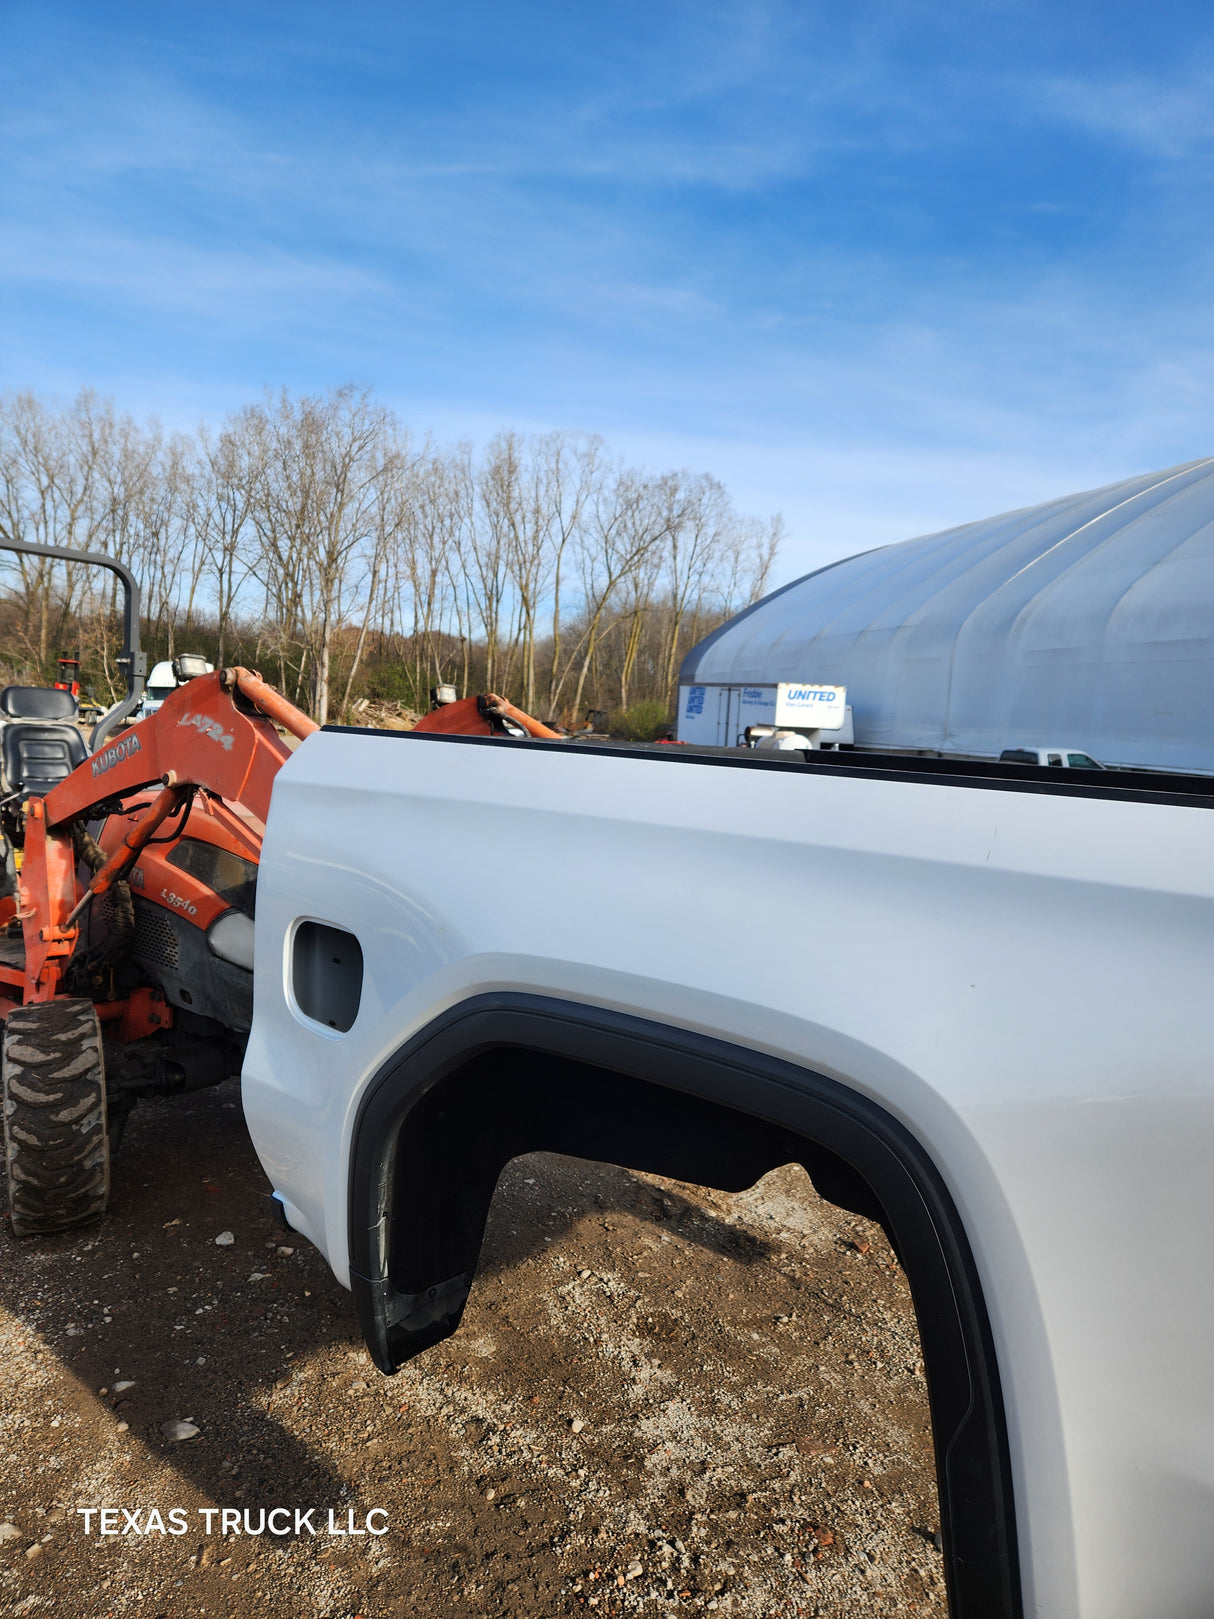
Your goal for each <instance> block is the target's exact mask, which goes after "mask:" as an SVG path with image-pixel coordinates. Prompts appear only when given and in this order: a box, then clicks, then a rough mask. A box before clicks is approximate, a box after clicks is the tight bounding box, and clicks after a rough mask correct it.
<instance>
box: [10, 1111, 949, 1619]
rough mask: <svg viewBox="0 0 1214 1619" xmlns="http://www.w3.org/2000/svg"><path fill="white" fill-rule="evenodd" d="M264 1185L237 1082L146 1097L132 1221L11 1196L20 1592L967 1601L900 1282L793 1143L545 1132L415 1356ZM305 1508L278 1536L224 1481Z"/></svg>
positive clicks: (117, 1209)
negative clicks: (694, 1168)
mask: <svg viewBox="0 0 1214 1619" xmlns="http://www.w3.org/2000/svg"><path fill="white" fill-rule="evenodd" d="M268 1190H269V1189H268V1187H267V1184H266V1182H265V1179H264V1177H263V1175H262V1173H261V1171H260V1168H259V1167H258V1164H257V1161H256V1159H255V1157H254V1155H253V1152H252V1149H251V1147H250V1145H249V1141H248V1138H247V1136H246V1135H245V1132H244V1127H243V1123H242V1116H241V1113H240V1109H239V1097H238V1095H237V1093H236V1089H235V1086H233V1085H229V1086H225V1087H223V1088H222V1089H220V1090H217V1091H211V1092H208V1093H203V1094H201V1095H198V1096H196V1097H194V1098H191V1099H187V1100H186V1101H179V1102H177V1103H174V1104H152V1105H145V1106H144V1107H142V1108H140V1109H139V1110H137V1112H136V1113H135V1115H134V1116H133V1118H132V1121H131V1124H130V1127H129V1129H128V1132H127V1137H126V1140H125V1141H124V1143H123V1146H122V1150H121V1152H120V1154H119V1155H118V1157H117V1160H116V1166H115V1195H114V1202H113V1210H112V1213H111V1215H110V1216H109V1217H108V1218H107V1220H106V1221H105V1223H104V1224H103V1225H101V1226H99V1227H96V1228H94V1229H92V1230H89V1231H85V1232H82V1233H79V1234H76V1235H74V1236H65V1237H61V1238H55V1239H49V1240H30V1241H26V1242H21V1243H18V1242H16V1241H15V1240H14V1239H13V1238H12V1237H11V1235H10V1234H9V1233H8V1230H7V1225H6V1226H5V1232H4V1237H3V1242H2V1246H3V1263H2V1272H3V1282H2V1284H0V1287H2V1292H0V1343H2V1345H3V1350H4V1356H5V1366H6V1373H7V1375H6V1376H5V1378H4V1385H3V1394H2V1396H0V1399H2V1408H3V1438H2V1440H0V1444H2V1446H3V1456H4V1464H3V1467H2V1468H0V1490H2V1491H3V1499H2V1500H0V1519H3V1520H5V1521H6V1522H7V1524H8V1525H10V1526H12V1527H11V1528H0V1607H3V1609H4V1610H5V1611H7V1612H9V1613H12V1614H32V1615H42V1614H61V1615H71V1616H75V1615H90V1616H91V1615H111V1614H112V1615H125V1614H136V1613H137V1614H139V1615H141V1616H147V1619H155V1616H157V1615H161V1616H164V1619H169V1616H172V1619H179V1616H180V1619H185V1616H187V1615H189V1616H194V1615H200V1614H201V1615H207V1616H216V1615H220V1616H229V1615H231V1616H239V1619H245V1616H252V1615H257V1616H258V1619H301V1616H303V1619H310V1616H313V1615H316V1616H323V1619H342V1616H347V1619H348V1616H353V1615H356V1614H359V1615H363V1616H364V1619H380V1616H387V1615H393V1616H396V1615H407V1616H409V1619H415V1616H416V1619H445V1616H448V1615H457V1614H458V1615H467V1614H475V1615H477V1616H481V1615H484V1616H502V1619H555V1616H557V1615H566V1614H580V1613H582V1612H584V1611H586V1610H590V1609H594V1610H597V1612H598V1613H599V1614H600V1615H604V1616H607V1615H617V1614H644V1615H659V1614H666V1613H678V1614H682V1613H685V1612H688V1611H690V1612H695V1613H699V1612H704V1611H706V1610H707V1611H712V1612H717V1613H727V1614H731V1615H741V1616H747V1619H769V1616H772V1615H778V1614H803V1615H811V1614H815V1615H838V1616H849V1619H850V1616H852V1615H870V1614H894V1613H897V1614H924V1615H927V1614H932V1615H943V1613H944V1612H945V1602H944V1595H943V1581H942V1576H941V1558H940V1554H939V1551H938V1550H937V1548H936V1541H935V1532H936V1530H937V1527H938V1519H937V1517H936V1500H935V1489H934V1483H933V1472H932V1451H931V1441H930V1434H929V1430H928V1421H927V1408H926V1398H925V1393H924V1384H923V1379H922V1374H921V1373H922V1369H921V1366H920V1364H919V1359H918V1356H919V1348H918V1340H917V1337H916V1334H915V1329H914V1321H913V1316H912V1312H911V1307H910V1302H909V1296H908V1292H907V1287H906V1283H905V1279H904V1277H903V1275H902V1272H901V1271H900V1270H899V1269H898V1268H897V1266H896V1264H895V1263H894V1261H893V1258H892V1255H891V1253H890V1250H889V1246H888V1244H887V1242H886V1241H885V1239H884V1237H883V1236H882V1234H881V1233H880V1231H879V1230H877V1229H876V1228H875V1227H872V1226H870V1225H868V1224H866V1223H865V1222H864V1221H863V1220H860V1219H858V1218H857V1217H855V1216H853V1215H849V1214H844V1213H842V1212H840V1211H839V1210H837V1209H833V1208H831V1207H830V1206H829V1205H825V1204H822V1203H820V1202H819V1201H818V1199H817V1198H816V1197H815V1196H814V1194H813V1192H812V1190H811V1188H810V1185H809V1181H808V1179H807V1178H806V1176H805V1174H804V1173H803V1171H801V1170H800V1169H799V1168H798V1169H792V1168H789V1169H784V1170H779V1171H776V1172H775V1173H773V1174H771V1175H769V1176H767V1177H766V1179H765V1180H764V1181H763V1182H762V1183H761V1184H760V1185H759V1186H758V1187H757V1188H755V1189H754V1190H752V1191H751V1192H748V1193H745V1194H743V1195H741V1196H738V1197H729V1196H726V1195H723V1194H716V1193H709V1192H704V1191H702V1190H700V1189H698V1188H694V1187H688V1186H682V1185H676V1184H674V1183H672V1182H668V1181H659V1180H657V1179H655V1178H652V1177H646V1176H640V1175H633V1174H630V1173H626V1172H624V1171H622V1170H619V1169H613V1168H605V1167H602V1166H599V1165H590V1164H585V1163H582V1162H579V1161H576V1160H572V1159H560V1158H549V1157H536V1158H531V1159H525V1160H519V1161H517V1162H516V1163H514V1164H513V1165H511V1166H510V1169H509V1170H508V1172H507V1175H506V1177H505V1179H504V1181H503V1184H502V1186H501V1188H500V1189H499V1193H498V1196H497V1199H496V1200H495V1203H494V1208H493V1215H492V1220H491V1228H490V1231H489V1235H488V1238H487V1242H486V1246H485V1251H484V1255H483V1261H482V1270H481V1275H480V1278H479V1280H478V1282H477V1285H476V1287H475V1289H474V1291H473V1295H472V1301H471V1304H470V1306H469V1308H468V1312H467V1314H466V1316H465V1319H464V1326H463V1328H462V1330H461V1331H460V1332H459V1334H457V1336H456V1337H455V1338H453V1339H451V1340H449V1341H448V1342H447V1343H445V1344H442V1345H440V1346H438V1347H437V1348H435V1349H432V1350H430V1351H428V1352H427V1353H426V1354H424V1355H422V1356H421V1357H420V1358H419V1359H418V1360H416V1361H414V1362H413V1363H412V1364H411V1365H409V1366H408V1367H406V1368H405V1370H404V1371H402V1372H401V1373H400V1374H399V1375H398V1376H397V1377H395V1378H383V1377H381V1376H380V1374H379V1373H378V1372H376V1371H375V1369H374V1368H373V1367H372V1365H371V1364H370V1361H369V1360H368V1359H367V1356H366V1354H365V1353H364V1351H363V1350H362V1348H361V1343H360V1339H359V1337H358V1333H357V1329H356V1327H355V1324H354V1320H353V1315H352V1311H351V1308H350V1303H349V1295H348V1294H346V1293H345V1291H344V1290H343V1289H341V1288H340V1287H338V1286H337V1285H336V1283H335V1282H334V1281H333V1280H332V1277H331V1276H330V1274H329V1272H328V1269H327V1267H326V1266H325V1264H324V1263H323V1261H322V1260H321V1259H320V1257H319V1255H317V1254H316V1253H315V1252H314V1251H313V1250H312V1249H311V1248H310V1247H309V1246H308V1244H307V1243H306V1242H304V1241H303V1240H302V1239H299V1238H292V1237H291V1236H289V1235H287V1234H284V1233H283V1232H282V1231H281V1230H280V1229H279V1228H278V1227H277V1226H276V1224H275V1222H274V1219H273V1215H272V1211H271V1205H270V1202H269V1199H268V1196H267V1193H268ZM226 1233H230V1234H231V1237H232V1241H231V1242H222V1243H217V1241H216V1239H217V1238H219V1237H222V1236H223V1235H224V1234H226ZM185 1421H188V1423H189V1426H190V1427H191V1428H196V1429H197V1430H198V1432H197V1434H196V1435H194V1436H193V1437H189V1438H186V1439H182V1440H173V1439H170V1438H168V1437H166V1435H165V1432H164V1429H165V1425H172V1424H173V1423H175V1422H185ZM279 1505H281V1506H285V1507H286V1508H288V1509H290V1510H289V1513H288V1515H287V1517H288V1519H289V1522H290V1529H291V1532H290V1533H289V1534H287V1535H285V1536H274V1535H271V1534H269V1533H263V1534H261V1535H259V1536H258V1535H250V1534H245V1533H241V1534H239V1535H238V1534H234V1533H229V1534H228V1535H227V1536H226V1537H225V1536H223V1535H221V1534H220V1532H219V1531H220V1529H221V1527H222V1520H221V1519H220V1518H219V1516H218V1515H217V1514H213V1515H212V1519H211V1524H212V1528H213V1533H211V1534H209V1535H208V1534H207V1533H206V1532H205V1531H206V1519H205V1517H204V1516H203V1515H202V1514H201V1512H200V1509H206V1508H225V1507H226V1508H231V1509H236V1510H239V1511H241V1512H242V1513H243V1511H244V1510H245V1509H249V1511H250V1518H249V1520H248V1523H249V1527H251V1528H252V1529H256V1528H257V1527H258V1521H259V1515H260V1513H261V1512H262V1511H263V1510H268V1509H270V1508H272V1507H275V1506H279ZM81 1507H87V1508H101V1507H107V1508H113V1509H122V1508H126V1509H127V1510H128V1512H130V1513H132V1514H134V1515H136V1516H135V1518H134V1522H135V1523H137V1524H138V1526H139V1527H140V1528H144V1529H147V1528H148V1524H149V1517H148V1515H149V1513H150V1512H151V1511H152V1510H153V1509H156V1510H157V1511H159V1513H160V1514H161V1517H162V1518H163V1520H164V1522H165V1527H166V1529H167V1528H170V1527H172V1526H173V1520H171V1519H169V1516H168V1515H169V1512H170V1509H173V1508H180V1509H182V1511H183V1516H182V1517H180V1518H178V1519H177V1520H176V1522H177V1523H178V1524H181V1523H183V1522H184V1523H185V1524H186V1525H187V1532H186V1533H184V1534H180V1535H173V1534H163V1535H162V1534H160V1533H158V1532H156V1529H155V1526H154V1520H153V1521H152V1529H151V1532H149V1533H145V1534H142V1535H140V1534H137V1533H135V1532H134V1529H133V1528H132V1527H131V1523H130V1521H129V1520H127V1519H124V1517H123V1514H122V1512H121V1511H120V1510H115V1512H114V1517H113V1520H112V1524H111V1527H119V1528H123V1527H125V1528H126V1531H127V1532H126V1533H118V1534H113V1535H104V1536H103V1535H101V1534H100V1533H99V1532H98V1530H99V1526H100V1519H99V1518H98V1516H97V1515H96V1514H94V1515H93V1516H92V1517H91V1518H90V1519H88V1520H87V1522H88V1523H89V1525H91V1531H92V1532H91V1533H87V1534H86V1532H85V1525H86V1519H85V1518H84V1517H83V1516H81V1515H80V1514H79V1513H78V1510H77V1509H78V1508H81ZM296 1509H298V1510H299V1511H301V1512H303V1511H306V1510H307V1509H312V1519H311V1525H312V1526H314V1527H315V1529H316V1531H317V1533H315V1534H313V1533H309V1522H308V1520H306V1519H305V1520H302V1521H301V1525H300V1531H299V1533H298V1534H296V1533H295V1532H294V1529H295V1526H294V1518H293V1513H294V1511H295V1510H296ZM330 1509H332V1514H333V1525H334V1527H336V1528H345V1529H347V1530H348V1529H349V1528H350V1527H352V1526H353V1527H354V1528H360V1527H364V1526H365V1525H366V1522H367V1514H368V1513H372V1512H378V1513H380V1514H382V1516H374V1517H372V1518H371V1520H370V1521H371V1524H372V1527H373V1528H381V1527H382V1526H383V1525H384V1524H385V1522H386V1524H387V1526H388V1527H387V1532H386V1533H384V1534H381V1535H376V1534H363V1535H361V1536H358V1535H351V1534H348V1533H347V1534H345V1535H336V1534H335V1535H330V1534H329V1533H328V1528H329V1522H330V1519H329V1514H330ZM284 1521H287V1520H284V1519H282V1518H280V1519H278V1520H276V1522H277V1523H278V1524H279V1525H280V1526H281V1525H282V1524H283V1523H284ZM242 1522H243V1520H242ZM4 1537H7V1538H4Z"/></svg>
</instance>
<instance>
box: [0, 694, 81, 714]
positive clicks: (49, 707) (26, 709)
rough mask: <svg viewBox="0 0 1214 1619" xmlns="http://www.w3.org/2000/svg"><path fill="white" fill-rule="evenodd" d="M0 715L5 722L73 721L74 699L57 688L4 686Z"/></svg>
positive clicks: (74, 711) (0, 695)
mask: <svg viewBox="0 0 1214 1619" xmlns="http://www.w3.org/2000/svg"><path fill="white" fill-rule="evenodd" d="M0 715H3V716H4V718H5V719H6V720H74V719H75V718H76V699H75V698H74V697H73V696H72V694H71V692H70V691H60V689H59V688H58V687H57V686H5V688H4V690H3V691H0Z"/></svg>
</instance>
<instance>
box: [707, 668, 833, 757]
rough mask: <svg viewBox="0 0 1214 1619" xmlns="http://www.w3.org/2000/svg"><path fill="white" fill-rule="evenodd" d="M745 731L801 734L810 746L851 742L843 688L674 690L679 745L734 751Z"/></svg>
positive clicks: (788, 684)
mask: <svg viewBox="0 0 1214 1619" xmlns="http://www.w3.org/2000/svg"><path fill="white" fill-rule="evenodd" d="M748 725H774V726H777V727H779V728H780V729H782V730H789V731H802V732H804V734H805V736H806V738H807V741H808V743H809V744H810V745H817V744H818V743H819V740H821V741H822V742H836V743H837V742H852V741H854V736H853V732H852V719H851V709H850V708H849V707H848V706H847V687H846V686H815V685H811V684H809V683H808V682H806V681H795V680H781V681H776V682H774V683H773V684H771V685H761V686H720V685H718V686H714V685H702V686H680V687H679V717H678V739H679V741H680V742H698V743H701V744H704V745H706V746H708V747H718V748H732V747H738V746H740V745H741V744H742V739H743V737H744V735H745V732H746V728H747V726H748Z"/></svg>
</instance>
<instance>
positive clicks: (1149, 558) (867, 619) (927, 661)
mask: <svg viewBox="0 0 1214 1619" xmlns="http://www.w3.org/2000/svg"><path fill="white" fill-rule="evenodd" d="M776 681H803V682H806V683H820V684H824V685H827V684H828V685H838V686H846V687H847V701H848V703H849V704H850V705H851V707H852V710H853V715H854V724H855V739H856V743H857V745H858V746H861V747H876V748H880V747H893V748H899V749H922V750H932V751H938V752H941V753H960V754H976V755H982V756H988V757H997V756H998V754H999V753H1000V752H1001V751H1002V750H1003V749H1004V748H1015V747H1023V748H1037V747H1057V746H1062V747H1073V748H1081V749H1083V750H1084V751H1085V752H1087V753H1090V754H1091V755H1092V756H1093V757H1095V758H1096V759H1099V760H1101V762H1102V763H1105V764H1120V765H1138V766H1144V767H1147V768H1150V769H1156V770H1180V771H1208V772H1214V457H1211V458H1208V459H1206V460H1202V461H1192V462H1188V463H1186V464H1185V465H1183V466H1178V467H1172V468H1170V469H1168V470H1167V471H1165V472H1155V473H1148V474H1144V475H1142V476H1140V477H1136V478H1128V479H1126V480H1125V481H1124V482H1123V483H1116V484H1110V485H1109V486H1108V487H1107V488H1104V489H1096V490H1091V491H1088V492H1087V493H1084V494H1078V495H1068V496H1066V497H1065V498H1063V499H1061V500H1052V501H1049V502H1047V503H1046V504H1045V505H1042V506H1033V507H1029V508H1027V509H1025V510H1023V511H1015V512H1007V513H1005V514H1004V515H1002V516H1000V517H990V518H986V519H985V520H984V521H982V522H977V523H966V524H964V525H962V526H961V527H960V528H952V529H947V530H946V531H945V532H943V533H941V534H929V535H926V536H924V537H923V538H920V539H914V540H905V541H903V542H901V543H900V544H896V545H888V546H883V547H881V548H880V549H878V550H875V551H866V552H863V553H861V554H860V555H858V556H853V557H849V558H847V559H846V560H844V561H841V562H835V563H831V564H830V565H829V566H827V567H825V568H820V569H818V570H817V572H815V573H811V574H807V575H805V576H804V577H803V578H801V579H797V580H794V582H793V583H792V584H790V585H785V586H784V587H783V589H781V590H777V591H775V592H773V593H772V594H771V595H770V596H767V597H765V598H764V599H763V600H762V601H760V602H757V603H756V604H755V605H754V606H753V607H750V608H748V609H747V610H746V611H745V612H743V613H739V614H738V616H737V617H736V618H733V619H731V620H730V621H729V622H728V623H727V624H724V625H722V627H721V628H720V629H719V630H717V631H716V632H715V633H714V634H712V635H710V636H708V637H707V638H706V639H705V640H703V641H701V642H699V644H698V645H697V646H695V647H693V648H692V650H691V651H690V652H689V653H688V655H687V657H686V659H685V660H684V662H683V667H682V670H681V672H680V676H679V684H680V686H681V687H689V686H692V685H702V686H706V687H713V686H721V687H733V686H737V685H746V684H759V683H768V684H769V683H772V682H776Z"/></svg>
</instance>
